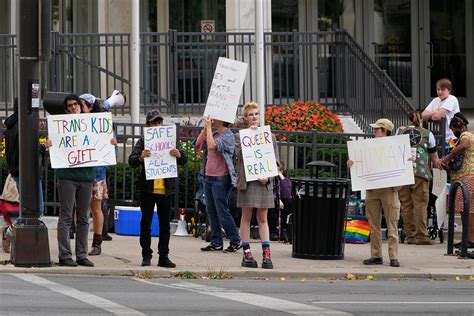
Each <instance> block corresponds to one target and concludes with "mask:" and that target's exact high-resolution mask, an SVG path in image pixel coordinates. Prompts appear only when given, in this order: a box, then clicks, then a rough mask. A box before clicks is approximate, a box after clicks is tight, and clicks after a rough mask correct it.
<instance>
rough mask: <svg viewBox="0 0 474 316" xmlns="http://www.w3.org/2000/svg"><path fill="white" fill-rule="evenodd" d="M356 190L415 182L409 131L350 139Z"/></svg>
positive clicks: (352, 171) (352, 170) (348, 143)
mask: <svg viewBox="0 0 474 316" xmlns="http://www.w3.org/2000/svg"><path fill="white" fill-rule="evenodd" d="M347 148H348V150H349V159H350V160H352V161H353V162H354V165H353V166H352V167H351V169H350V170H351V180H352V190H354V191H359V190H371V189H380V188H387V187H396V186H401V185H407V184H413V183H415V178H414V176H413V164H412V162H411V161H409V160H408V159H409V158H410V157H411V151H410V139H409V137H408V135H400V136H389V137H379V138H372V139H363V140H356V141H350V142H347Z"/></svg>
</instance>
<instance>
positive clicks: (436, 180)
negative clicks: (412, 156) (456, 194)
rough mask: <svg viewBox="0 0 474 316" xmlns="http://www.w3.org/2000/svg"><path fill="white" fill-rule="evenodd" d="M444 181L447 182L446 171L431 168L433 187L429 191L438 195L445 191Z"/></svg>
mask: <svg viewBox="0 0 474 316" xmlns="http://www.w3.org/2000/svg"><path fill="white" fill-rule="evenodd" d="M446 183H448V173H447V172H446V170H440V169H438V168H433V188H432V189H431V193H433V194H434V195H436V196H440V194H441V193H442V192H443V190H444V191H445V189H446Z"/></svg>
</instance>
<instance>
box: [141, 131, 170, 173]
mask: <svg viewBox="0 0 474 316" xmlns="http://www.w3.org/2000/svg"><path fill="white" fill-rule="evenodd" d="M143 135H144V139H145V149H148V150H150V151H151V156H150V157H145V162H144V163H145V176H146V179H147V180H151V179H164V178H176V177H177V176H178V166H177V164H176V157H174V156H171V154H170V150H171V149H173V148H176V125H170V126H159V127H145V128H144V129H143Z"/></svg>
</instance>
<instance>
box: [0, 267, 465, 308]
mask: <svg viewBox="0 0 474 316" xmlns="http://www.w3.org/2000/svg"><path fill="white" fill-rule="evenodd" d="M0 284H1V287H0V315H110V314H115V315H257V314H258V315H291V314H294V315H302V314H304V315H408V314H417V315H421V314H424V315H435V314H437V315H473V314H474V300H473V298H474V287H473V283H472V281H467V280H462V279H461V280H459V281H456V280H445V281H443V280H436V281H434V280H403V279H391V280H384V281H366V280H355V281H350V280H314V279H283V278H282V279H264V278H261V279H231V280H203V279H199V280H187V279H176V278H167V279H140V278H131V277H100V276H67V275H66V276H65V275H48V274H32V273H18V274H15V273H5V274H0Z"/></svg>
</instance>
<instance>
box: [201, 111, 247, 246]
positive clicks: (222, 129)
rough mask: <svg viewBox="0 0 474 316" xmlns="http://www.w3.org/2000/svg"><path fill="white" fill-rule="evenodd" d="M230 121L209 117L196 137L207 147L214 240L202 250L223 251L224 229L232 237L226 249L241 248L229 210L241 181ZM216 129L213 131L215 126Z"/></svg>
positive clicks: (206, 178) (207, 193)
mask: <svg viewBox="0 0 474 316" xmlns="http://www.w3.org/2000/svg"><path fill="white" fill-rule="evenodd" d="M229 125H230V123H227V122H224V121H221V120H217V119H213V120H211V118H210V116H207V117H206V121H205V125H204V129H203V130H202V131H201V133H200V134H199V136H198V137H197V139H196V142H195V144H196V146H197V147H200V146H201V144H202V146H203V148H204V159H203V161H202V170H203V174H204V198H205V201H206V212H207V215H208V217H209V222H210V224H211V232H212V236H211V243H210V244H209V245H207V246H206V247H203V248H201V250H202V251H222V250H223V249H224V241H223V239H222V228H224V231H225V233H226V234H227V236H228V237H229V239H230V244H229V247H227V248H226V249H225V251H226V252H235V251H237V250H239V249H240V247H241V245H240V236H239V232H238V230H237V226H236V225H235V222H234V219H233V217H232V215H231V214H230V210H229V197H230V193H231V190H232V186H234V185H235V184H236V183H237V175H236V173H235V169H234V163H233V162H232V156H233V154H234V148H235V145H234V139H233V134H232V131H231V130H230V129H229V128H228V127H229ZM213 126H214V127H215V128H216V131H215V132H213V131H212V127H213Z"/></svg>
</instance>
